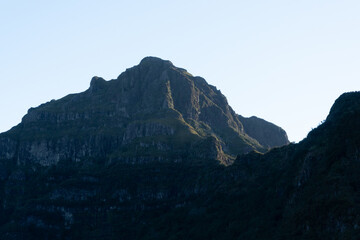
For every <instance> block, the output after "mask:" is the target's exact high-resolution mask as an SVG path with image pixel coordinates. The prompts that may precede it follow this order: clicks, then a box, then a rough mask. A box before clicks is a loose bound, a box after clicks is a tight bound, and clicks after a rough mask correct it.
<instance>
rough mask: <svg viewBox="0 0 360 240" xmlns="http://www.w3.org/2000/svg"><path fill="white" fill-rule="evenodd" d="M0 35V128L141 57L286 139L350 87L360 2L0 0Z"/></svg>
mask: <svg viewBox="0 0 360 240" xmlns="http://www.w3.org/2000/svg"><path fill="white" fill-rule="evenodd" d="M0 33H1V35H0V74H1V76H0V90H1V94H0V116H1V117H0V132H3V131H6V130H8V129H10V128H11V127H12V126H14V125H16V124H18V123H19V122H20V121H21V118H22V116H23V115H24V114H26V112H27V109H29V108H30V107H36V106H38V105H40V104H41V103H44V102H47V101H49V100H51V99H58V98H61V97H63V96H65V95H67V94H69V93H76V92H81V91H84V90H86V89H87V88H88V86H89V83H90V80H91V77H92V76H95V75H96V76H101V77H104V78H105V79H108V80H109V79H113V78H116V77H117V76H118V75H119V74H120V73H121V72H123V71H124V70H125V69H126V68H130V67H132V66H134V65H137V64H138V63H139V62H140V60H141V59H142V58H143V57H145V56H157V57H160V58H163V59H168V60H170V61H172V62H173V63H174V65H176V66H178V67H182V68H185V69H187V70H188V71H189V72H190V73H192V74H193V75H197V76H202V77H204V78H205V79H206V80H207V81H208V83H210V84H212V85H215V86H216V87H217V88H218V89H220V90H221V91H222V93H223V94H224V95H225V96H226V97H227V99H228V102H229V104H230V105H231V106H232V107H233V109H234V110H235V111H236V112H237V113H238V114H241V115H243V116H246V117H249V116H252V115H255V116H258V117H261V118H264V119H266V120H268V121H271V122H273V123H275V124H277V125H279V126H281V127H282V128H284V129H285V130H286V131H287V133H288V136H289V138H290V140H291V141H296V142H297V141H299V140H301V139H303V138H304V137H306V135H307V133H308V132H309V130H311V128H314V127H316V126H317V125H318V124H319V123H320V122H321V121H322V120H324V119H325V118H326V116H327V114H328V112H329V110H330V107H331V105H332V104H333V102H334V101H335V100H336V98H337V97H338V96H339V95H340V94H341V93H343V92H346V91H356V90H360V1H358V0H353V1H348V0H336V1H334V0H323V1H321V0H301V1H295V0H283V1H278V0H271V1H268V0H267V1H265V0H264V1H261V0H259V1H253V0H247V1H241V0H236V1H235V0H234V1H229V0H222V1H211V0H207V1H201V0H198V1H197V0H190V1H188V0H182V1H177V0H173V1H165V0H163V1H159V0H155V1H145V0H143V1H136V0H133V1H121V0H118V1H108V0H102V1H91V0H86V1H85V0H83V1H82V0H73V1H67V0H63V1H36V0H34V1H25V0H23V1H21V0H19V1H17V0H12V1H6V0H3V1H0Z"/></svg>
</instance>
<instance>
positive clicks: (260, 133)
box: [238, 115, 290, 148]
mask: <svg viewBox="0 0 360 240" xmlns="http://www.w3.org/2000/svg"><path fill="white" fill-rule="evenodd" d="M238 117H239V120H240V122H241V123H242V124H243V126H244V132H245V133H246V134H247V135H249V136H250V137H252V138H254V139H256V140H257V141H258V142H259V143H260V144H261V145H262V146H264V147H267V148H273V147H280V146H284V145H286V144H289V143H290V142H289V139H288V137H287V134H286V132H285V131H284V130H283V129H282V128H281V127H278V126H276V125H275V124H273V123H270V122H268V121H265V120H264V119H261V118H257V117H254V116H253V117H250V118H245V117H243V116H241V115H238Z"/></svg>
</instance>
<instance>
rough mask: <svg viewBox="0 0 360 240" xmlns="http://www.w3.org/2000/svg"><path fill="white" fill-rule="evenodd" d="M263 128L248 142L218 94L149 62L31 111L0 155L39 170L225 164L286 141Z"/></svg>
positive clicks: (3, 141)
mask: <svg viewBox="0 0 360 240" xmlns="http://www.w3.org/2000/svg"><path fill="white" fill-rule="evenodd" d="M271 127H272V126H271ZM252 129H254V128H252ZM266 129H267V126H263V127H262V128H261V129H259V130H254V131H257V132H264V133H265V134H253V136H250V134H247V133H246V132H245V131H244V127H243V123H242V122H241V121H240V120H239V118H238V116H237V115H236V114H235V113H234V111H233V110H232V108H231V107H230V106H229V105H228V103H227V100H226V98H225V97H224V96H223V95H222V94H221V92H220V91H219V90H217V89H216V88H215V87H213V86H211V85H209V84H207V83H206V81H205V80H204V79H203V78H201V77H193V76H192V75H191V74H190V73H188V72H187V71H186V70H184V69H181V68H177V67H175V66H174V65H173V64H172V63H171V62H169V61H164V60H161V59H159V58H154V57H147V58H145V59H143V60H142V61H141V62H140V64H139V65H138V66H135V67H133V68H130V69H127V70H126V71H125V72H124V73H122V74H121V75H120V76H119V77H118V78H117V79H115V80H110V81H105V80H104V79H102V78H100V77H94V78H93V79H92V80H91V83H90V88H89V89H88V90H86V91H85V92H83V93H79V94H71V95H68V96H66V97H64V98H62V99H60V100H57V101H55V100H53V101H51V102H48V103H45V104H42V105H40V106H39V107H37V108H32V109H30V110H29V111H28V113H27V114H26V115H25V116H24V117H23V119H22V122H21V123H20V124H19V125H18V126H16V127H14V128H13V129H11V130H10V131H9V132H6V133H4V134H1V135H0V157H1V158H5V159H16V161H17V162H18V163H22V164H23V163H24V162H26V161H31V162H36V163H40V164H41V165H44V166H50V165H53V164H56V163H57V162H58V161H59V160H61V159H71V160H73V161H81V160H83V159H87V158H99V157H101V158H104V159H107V161H110V162H111V161H122V162H146V161H154V160H155V161H158V160H160V161H161V160H173V159H177V160H181V159H188V158H201V159H213V158H215V159H217V160H220V161H221V162H222V163H224V164H229V163H231V162H232V159H233V158H234V156H236V155H237V154H239V153H246V152H249V151H251V150H257V151H265V150H266V149H267V148H268V147H269V146H278V145H280V144H287V143H288V142H287V141H285V140H284V141H274V142H272V140H273V139H276V137H274V136H273V135H272V133H273V132H269V133H268V131H267V130H266ZM258 135H259V136H260V135H261V139H260V138H258ZM285 138H286V134H285ZM211 139H212V140H211ZM276 140H277V139H276ZM260 141H261V142H262V143H265V144H264V145H262V144H261V143H260ZM206 144H208V145H207V146H206V147H207V148H208V150H204V149H205V148H204V146H205V145H206ZM209 144H210V145H209ZM199 146H201V149H200V148H199ZM214 152H216V153H215V154H214Z"/></svg>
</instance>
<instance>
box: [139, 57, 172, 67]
mask: <svg viewBox="0 0 360 240" xmlns="http://www.w3.org/2000/svg"><path fill="white" fill-rule="evenodd" d="M139 65H140V66H173V64H172V62H170V61H169V60H163V59H161V58H158V57H153V56H148V57H144V58H143V59H142V60H141V62H140V64H139Z"/></svg>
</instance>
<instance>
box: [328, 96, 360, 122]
mask: <svg viewBox="0 0 360 240" xmlns="http://www.w3.org/2000/svg"><path fill="white" fill-rule="evenodd" d="M358 111H360V92H347V93H343V94H342V95H341V96H340V97H339V98H338V99H336V101H335V103H334V105H333V106H332V107H331V110H330V113H329V116H328V117H327V120H330V121H331V120H336V119H340V118H343V117H344V116H348V115H349V114H352V113H354V112H358Z"/></svg>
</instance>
